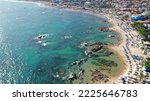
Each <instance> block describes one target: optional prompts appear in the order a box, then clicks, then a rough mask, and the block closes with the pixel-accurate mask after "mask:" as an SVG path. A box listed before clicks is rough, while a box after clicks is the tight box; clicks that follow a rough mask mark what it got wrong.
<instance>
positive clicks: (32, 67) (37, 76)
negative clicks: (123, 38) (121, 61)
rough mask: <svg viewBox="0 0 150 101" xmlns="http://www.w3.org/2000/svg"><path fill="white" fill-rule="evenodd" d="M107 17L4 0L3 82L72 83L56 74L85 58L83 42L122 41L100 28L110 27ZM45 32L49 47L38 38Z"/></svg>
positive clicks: (0, 18) (0, 15) (0, 19)
mask: <svg viewBox="0 0 150 101" xmlns="http://www.w3.org/2000/svg"><path fill="white" fill-rule="evenodd" d="M104 19H105V18H100V17H96V16H93V15H90V14H86V13H82V12H71V11H67V10H63V9H59V8H51V7H44V6H39V5H37V4H36V3H20V2H10V1H0V83H17V84H22V83H29V84H31V83H34V84H48V83H50V84H55V83H57V84H62V83H68V81H66V80H62V79H56V78H54V75H56V73H57V72H58V71H62V72H66V71H67V68H68V67H69V65H70V64H71V63H72V62H73V61H76V60H78V59H80V58H84V57H85V55H84V49H81V48H79V45H80V44H81V43H83V42H88V43H89V42H91V43H92V42H97V41H99V42H104V43H112V44H115V43H117V42H118V40H117V38H112V39H111V38H108V37H107V36H108V35H109V34H110V32H100V31H98V30H97V29H98V28H100V27H107V26H110V24H109V23H107V22H103V20H104ZM41 33H44V34H46V38H44V39H43V40H42V43H46V44H47V45H46V46H42V44H41V43H38V40H36V39H35V37H37V36H38V35H39V34H41ZM111 33H112V32H111ZM113 34H117V33H113ZM64 36H71V38H68V39H65V38H64Z"/></svg>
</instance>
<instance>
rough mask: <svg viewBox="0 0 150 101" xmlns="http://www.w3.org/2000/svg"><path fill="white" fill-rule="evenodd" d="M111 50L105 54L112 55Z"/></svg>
mask: <svg viewBox="0 0 150 101" xmlns="http://www.w3.org/2000/svg"><path fill="white" fill-rule="evenodd" d="M113 54H114V53H113V52H107V53H106V55H113Z"/></svg>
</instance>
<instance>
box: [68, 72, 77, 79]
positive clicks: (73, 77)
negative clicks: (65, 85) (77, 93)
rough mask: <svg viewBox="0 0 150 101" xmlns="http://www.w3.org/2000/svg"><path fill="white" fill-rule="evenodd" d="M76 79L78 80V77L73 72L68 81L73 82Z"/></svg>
mask: <svg viewBox="0 0 150 101" xmlns="http://www.w3.org/2000/svg"><path fill="white" fill-rule="evenodd" d="M75 79H77V75H76V74H74V73H73V72H71V73H70V75H69V77H68V80H70V81H72V80H75Z"/></svg>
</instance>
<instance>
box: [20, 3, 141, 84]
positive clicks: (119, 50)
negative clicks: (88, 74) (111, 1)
mask: <svg viewBox="0 0 150 101" xmlns="http://www.w3.org/2000/svg"><path fill="white" fill-rule="evenodd" d="M18 2H20V1H18ZM25 2H34V1H25ZM34 3H37V4H39V6H40V4H42V5H45V7H58V6H57V5H53V4H52V3H48V2H44V1H40V2H34ZM59 8H61V9H64V10H68V11H73V12H82V13H88V14H91V15H94V16H97V17H101V18H103V17H104V18H105V17H106V18H107V19H108V20H107V21H108V22H109V23H111V24H112V27H111V29H112V30H113V31H115V32H117V33H119V43H118V44H117V45H111V46H109V49H110V50H112V51H113V52H115V53H116V54H115V55H117V57H118V59H119V60H121V62H122V63H121V64H122V65H121V66H122V67H121V70H120V69H119V70H118V75H116V76H115V77H112V78H110V82H108V83H118V82H119V77H120V74H121V75H125V74H126V73H127V70H128V69H129V68H130V64H129V62H128V61H127V58H126V56H125V52H124V49H123V46H125V44H126V34H127V33H126V32H125V31H123V30H122V29H121V28H120V27H119V26H118V23H117V19H113V18H112V17H111V15H109V14H104V13H100V12H93V11H90V10H89V11H88V10H83V9H79V8H76V7H69V8H66V7H63V6H62V7H61V6H60V7H59ZM135 51H136V50H135ZM136 53H140V54H141V51H138V52H136Z"/></svg>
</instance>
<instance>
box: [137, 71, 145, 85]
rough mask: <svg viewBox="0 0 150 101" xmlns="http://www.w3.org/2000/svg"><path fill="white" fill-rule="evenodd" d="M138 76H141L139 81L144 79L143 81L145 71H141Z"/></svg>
mask: <svg viewBox="0 0 150 101" xmlns="http://www.w3.org/2000/svg"><path fill="white" fill-rule="evenodd" d="M138 76H139V82H142V81H143V78H144V74H143V71H141V72H140V74H139V75H138Z"/></svg>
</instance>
